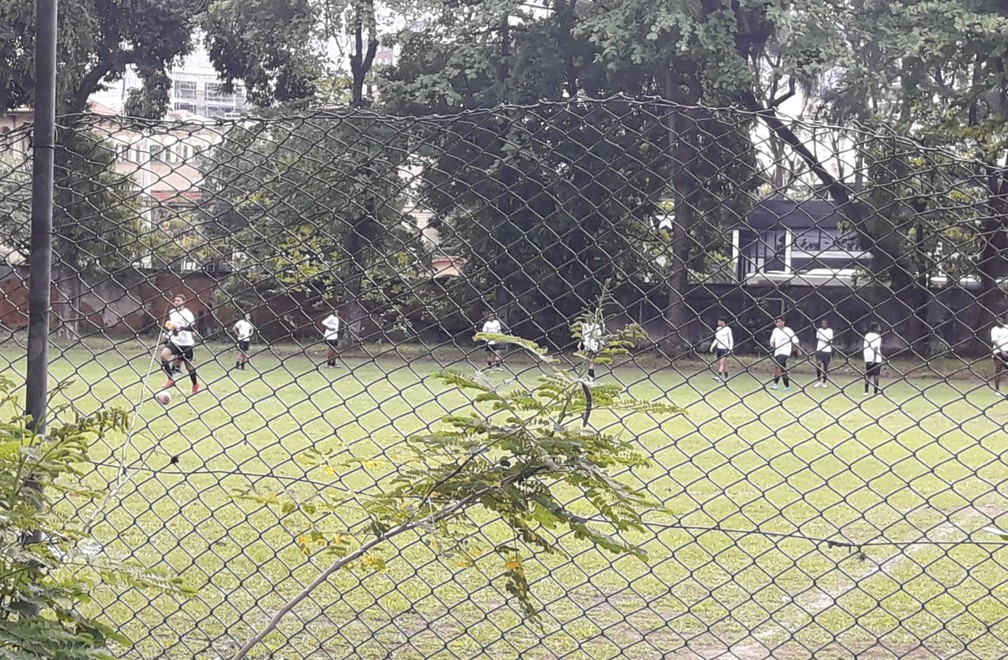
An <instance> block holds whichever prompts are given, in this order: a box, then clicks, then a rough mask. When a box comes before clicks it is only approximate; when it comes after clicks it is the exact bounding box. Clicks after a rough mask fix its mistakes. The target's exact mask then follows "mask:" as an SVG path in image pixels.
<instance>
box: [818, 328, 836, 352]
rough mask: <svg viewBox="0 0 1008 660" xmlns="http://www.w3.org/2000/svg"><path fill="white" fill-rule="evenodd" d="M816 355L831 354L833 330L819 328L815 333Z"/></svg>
mask: <svg viewBox="0 0 1008 660" xmlns="http://www.w3.org/2000/svg"><path fill="white" fill-rule="evenodd" d="M815 338H816V353H832V352H833V328H819V329H818V330H816V333H815Z"/></svg>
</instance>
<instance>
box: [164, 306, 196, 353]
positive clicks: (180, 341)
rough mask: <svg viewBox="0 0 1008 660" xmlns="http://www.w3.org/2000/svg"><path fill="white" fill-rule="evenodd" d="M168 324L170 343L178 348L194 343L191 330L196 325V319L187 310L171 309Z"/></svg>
mask: <svg viewBox="0 0 1008 660" xmlns="http://www.w3.org/2000/svg"><path fill="white" fill-rule="evenodd" d="M168 322H169V323H171V333H170V334H171V342H172V343H173V344H175V345H176V346H178V347H180V348H181V347H186V346H193V345H194V344H195V343H196V341H195V340H194V339H193V334H192V329H193V326H194V325H195V324H196V317H195V316H193V313H192V312H190V311H189V310H188V309H186V308H185V307H183V308H182V309H173V310H172V311H171V312H169V314H168Z"/></svg>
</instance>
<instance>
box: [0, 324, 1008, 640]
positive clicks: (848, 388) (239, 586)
mask: <svg viewBox="0 0 1008 660" xmlns="http://www.w3.org/2000/svg"><path fill="white" fill-rule="evenodd" d="M50 355H51V357H52V376H53V380H54V382H55V381H63V380H66V379H73V382H72V383H71V384H69V385H67V386H66V387H65V389H63V390H61V391H60V392H58V393H57V394H56V395H55V397H54V401H53V403H54V404H59V403H61V402H68V403H70V404H71V406H72V408H73V409H75V410H78V411H82V412H89V411H92V410H94V409H96V408H98V407H99V406H101V405H105V406H120V407H125V408H127V409H131V410H132V409H133V407H134V403H135V402H136V401H140V402H141V403H140V405H139V407H138V408H137V415H136V422H135V432H134V434H133V437H132V438H131V440H130V442H129V443H128V445H127V444H126V443H125V441H124V439H123V438H115V439H111V440H112V441H111V442H110V443H108V444H105V445H102V446H99V447H96V449H95V452H94V454H93V458H94V460H95V463H96V472H95V474H93V475H91V477H90V481H91V483H93V484H95V485H104V484H106V483H113V482H114V481H115V478H116V474H117V468H118V466H119V465H120V464H121V463H122V462H125V464H126V465H128V466H130V470H129V472H128V475H129V481H128V482H127V483H125V484H123V485H122V487H121V488H119V490H118V491H117V492H116V493H115V495H114V497H112V498H111V499H110V500H109V501H108V502H106V503H104V506H103V507H102V509H101V511H100V513H99V520H100V521H101V522H100V523H99V524H98V525H97V527H96V528H95V534H96V536H97V538H98V540H99V541H100V542H101V543H102V544H103V545H104V546H105V548H106V549H107V551H109V552H116V553H131V554H132V555H134V556H135V557H137V558H138V559H140V560H141V561H142V562H144V563H145V564H147V565H151V566H156V567H159V568H161V569H164V570H168V571H170V572H172V573H178V574H181V575H182V576H184V577H185V579H186V580H187V582H188V583H189V584H190V585H192V586H194V587H197V588H198V589H199V594H198V595H197V596H196V597H195V598H193V599H191V600H187V601H180V600H178V599H176V598H173V597H167V596H159V597H151V596H149V595H144V594H141V593H137V592H132V591H118V590H116V589H113V588H108V589H107V590H106V591H104V592H103V593H101V594H100V596H99V597H100V599H101V601H102V602H103V603H105V604H106V607H105V613H106V615H107V616H108V617H109V618H110V619H112V620H114V621H116V622H118V623H119V624H121V626H122V630H123V632H124V633H125V634H127V635H128V636H129V637H131V638H132V639H133V640H135V641H136V647H135V648H134V649H133V650H132V651H131V652H130V653H129V657H137V658H141V657H143V658H149V657H171V658H176V657H177V658H192V657H199V658H216V657H227V656H228V654H229V653H230V652H233V651H234V650H236V649H237V647H238V646H239V645H240V642H241V641H243V640H245V639H247V638H248V637H249V636H250V635H251V634H252V633H253V628H258V627H259V626H261V625H262V624H263V623H264V622H265V621H266V620H267V618H268V616H269V615H270V614H272V613H273V611H275V609H276V608H277V607H278V606H280V605H281V604H282V603H283V602H284V601H285V600H286V599H287V598H289V597H290V596H292V595H293V594H295V593H296V592H297V591H298V590H299V589H300V586H301V585H303V584H306V583H307V582H308V581H310V580H311V579H312V578H314V577H315V576H316V575H317V574H318V571H319V570H320V569H321V568H323V567H324V566H325V565H326V564H327V560H325V559H324V558H319V557H313V558H306V556H305V555H304V554H303V553H302V552H301V550H300V549H299V548H298V546H297V545H296V543H295V539H296V537H297V535H298V534H299V532H300V531H301V530H302V529H303V523H304V521H303V520H301V519H296V518H293V517H288V518H278V516H277V514H276V513H275V512H274V511H271V510H269V509H266V508H264V507H262V506H260V505H256V504H253V503H249V502H244V501H236V500H235V499H233V498H232V497H231V492H232V491H233V489H236V488H240V487H242V486H247V485H250V484H256V485H258V486H259V487H260V488H263V489H274V490H277V491H279V490H281V489H287V490H290V491H291V492H294V493H299V494H302V495H304V496H307V495H310V494H312V493H317V492H318V491H319V489H320V487H321V486H319V485H318V484H323V485H324V484H337V485H342V486H345V487H349V488H352V489H355V490H358V491H362V492H364V491H367V490H368V489H371V488H374V487H375V484H376V480H378V479H379V478H380V477H381V476H382V475H384V474H387V473H388V472H389V471H390V470H392V469H393V467H394V465H395V462H396V459H397V456H398V454H397V451H396V448H397V446H398V445H399V444H400V443H401V441H402V438H403V436H404V435H406V434H409V433H412V432H415V431H417V430H419V429H423V428H425V427H427V426H428V425H430V424H432V423H436V421H437V420H438V419H439V418H440V417H441V416H442V415H444V414H445V413H447V412H452V411H455V412H457V411H460V410H465V409H466V408H467V407H468V406H469V404H468V400H467V399H466V398H465V397H464V396H462V395H461V394H459V393H457V392H456V391H453V390H450V389H448V388H447V387H446V386H444V385H443V384H441V383H440V382H438V381H437V380H436V379H434V378H433V377H432V375H433V374H434V373H435V372H436V371H438V370H439V369H440V368H441V367H442V366H447V365H439V364H438V363H436V362H435V361H433V360H430V359H418V360H412V361H409V360H407V359H404V358H401V357H389V358H388V359H379V360H367V361H365V360H362V359H350V360H348V361H347V363H346V364H345V365H344V366H343V367H341V368H339V369H335V370H332V369H325V368H324V367H323V368H322V369H320V368H319V367H318V366H317V362H318V361H319V360H318V356H311V358H309V357H307V356H305V355H295V356H290V357H285V358H283V359H281V358H279V357H277V356H272V355H268V354H261V355H258V356H255V357H254V358H253V362H252V365H253V368H250V369H249V370H248V371H227V369H226V368H227V367H228V366H230V364H231V353H230V351H227V350H225V349H224V348H221V349H220V353H219V360H215V359H214V356H213V355H211V350H209V347H200V350H199V351H198V353H197V363H198V366H199V368H200V378H201V380H203V381H205V382H206V383H207V385H208V387H207V389H206V390H205V391H203V392H201V393H199V394H197V395H196V396H194V397H188V396H187V393H188V389H189V388H188V380H187V379H180V381H179V382H180V385H181V387H179V388H176V390H175V391H174V392H175V398H174V400H173V401H172V403H171V404H170V405H169V406H168V407H167V408H165V407H163V406H161V405H160V404H158V403H157V402H155V401H153V400H152V398H151V390H146V391H145V390H143V389H142V380H143V377H144V376H145V375H146V374H147V373H148V367H149V364H150V353H149V352H148V349H145V348H144V347H143V346H142V345H141V344H139V343H124V344H120V345H118V346H117V347H116V348H115V349H114V350H98V351H90V350H85V349H83V348H79V347H75V348H72V349H68V350H65V351H60V350H58V349H52V350H51V353H50ZM2 356H3V357H2V359H3V364H4V365H5V367H6V366H7V364H10V366H11V367H12V368H14V369H16V370H17V372H18V373H23V367H24V362H23V357H22V356H23V353H22V351H21V349H19V348H17V347H5V348H4V349H3V352H2ZM456 367H458V368H462V369H470V370H471V369H472V366H471V365H466V364H458V365H456ZM520 368H527V371H525V372H521V373H519V374H518V376H517V377H518V378H520V379H523V380H528V381H531V379H533V378H534V377H535V374H536V372H535V371H534V370H532V369H531V367H524V366H522V365H515V369H520ZM600 375H601V376H602V378H604V379H606V380H609V379H615V380H618V381H619V382H622V383H624V384H625V385H627V386H628V387H629V388H630V389H631V390H632V392H633V394H635V395H636V396H637V397H638V398H640V399H644V400H665V399H666V398H667V400H669V401H671V402H673V403H676V404H679V405H681V406H683V407H685V408H686V411H687V412H686V414H685V415H680V416H675V417H668V418H657V417H653V416H650V415H647V414H634V415H628V416H623V417H620V418H617V417H614V416H612V415H603V414H600V415H596V416H595V417H594V418H593V424H594V425H595V426H596V427H600V428H603V427H604V428H610V429H611V430H612V429H618V430H620V431H621V432H622V433H624V434H629V435H630V436H633V437H636V438H637V441H638V442H639V443H640V446H641V449H642V450H643V452H644V453H646V454H649V455H650V456H651V457H652V458H653V461H654V463H653V465H651V466H649V467H648V468H645V469H641V470H637V471H635V472H634V474H633V475H624V477H623V478H626V479H630V480H635V481H636V482H638V483H642V484H645V485H646V489H647V491H648V492H649V493H650V494H651V495H652V496H653V497H654V498H656V499H658V500H659V501H661V502H662V504H663V505H664V509H665V510H663V511H662V510H656V511H654V512H650V513H648V514H646V516H645V519H646V520H647V521H648V523H650V528H649V529H650V532H649V533H648V534H647V535H638V536H637V537H635V539H634V540H636V541H638V542H640V543H641V544H642V545H643V547H644V549H645V550H646V551H647V555H648V558H647V561H646V562H645V561H640V560H638V559H636V558H633V557H620V558H615V557H613V556H611V555H608V554H606V553H604V552H603V551H600V550H595V549H593V548H589V547H588V545H587V544H586V543H584V542H581V541H576V540H574V539H573V538H569V537H568V538H564V539H563V540H562V541H561V545H562V547H563V548H564V549H565V551H566V552H567V553H569V555H568V556H562V555H555V556H546V557H541V558H540V559H539V560H538V561H534V562H533V561H530V562H528V563H527V565H526V570H527V572H528V575H529V581H530V583H532V589H533V593H534V594H535V596H536V597H537V598H538V600H539V601H540V602H541V604H542V606H543V608H544V610H543V615H542V619H541V625H542V627H541V628H539V627H537V626H536V625H534V624H532V623H530V622H528V621H526V620H524V619H523V617H522V615H520V614H519V613H518V611H517V610H515V609H512V608H510V607H509V606H507V605H506V604H505V598H504V596H503V591H502V590H498V589H496V588H488V584H489V583H490V582H491V581H492V580H493V579H495V578H496V577H497V576H498V575H499V571H498V569H499V567H498V566H497V565H496V564H497V563H499V561H498V562H496V563H494V562H495V560H493V559H490V560H488V562H487V563H486V564H485V565H482V566H483V568H484V570H483V571H480V570H475V569H472V568H469V569H463V568H460V567H457V566H454V565H453V564H452V562H451V561H444V562H442V561H441V560H439V559H438V558H437V557H436V555H435V552H434V551H433V550H432V549H431V548H430V547H428V546H427V545H425V544H424V543H422V542H420V541H419V540H418V539H417V538H416V537H412V538H407V539H405V540H403V541H402V542H400V543H398V544H397V545H396V547H395V548H386V549H385V551H384V554H383V556H384V558H385V559H386V560H387V567H386V568H385V570H383V571H381V572H377V573H364V572H361V573H341V574H338V575H337V576H336V577H335V578H334V579H333V580H332V581H331V582H330V583H329V584H328V585H327V586H326V587H325V588H324V589H322V590H320V591H319V592H316V594H315V597H314V600H313V602H312V604H310V605H308V606H306V607H304V608H301V609H299V610H297V613H298V615H299V616H297V617H289V618H288V619H287V620H286V621H285V623H284V624H282V626H281V630H282V631H283V635H282V636H280V635H277V636H275V637H271V638H270V641H271V642H272V643H273V644H272V647H271V648H273V649H274V650H273V651H270V650H269V649H268V648H267V647H262V648H260V649H259V650H258V652H257V653H253V654H252V657H261V658H265V657H273V658H300V657H376V658H377V657H391V656H392V655H395V656H396V657H416V656H421V655H423V656H430V655H436V654H439V653H440V654H445V655H452V656H460V657H471V656H479V655H484V654H485V655H486V656H489V657H502V658H503V657H517V656H522V657H553V656H560V655H566V654H570V653H573V652H579V654H580V655H582V656H587V657H613V656H616V655H620V654H621V653H622V654H626V655H628V656H631V657H642V658H648V657H663V656H667V655H682V656H683V657H687V656H691V657H712V656H715V655H717V654H719V653H725V652H728V653H730V654H731V655H733V656H737V657H764V656H765V655H767V654H772V655H773V656H774V657H807V656H809V655H815V657H844V656H850V655H852V654H855V655H863V656H865V657H885V656H887V655H891V654H899V655H904V656H907V657H918V656H919V657H931V656H932V655H940V656H945V655H948V654H951V653H955V652H957V651H962V650H964V649H968V650H969V651H970V652H972V653H974V654H976V655H978V656H981V657H999V656H1003V655H1004V654H1005V653H1008V647H1006V643H1005V641H1004V640H1008V571H1006V568H1008V548H1006V547H1005V544H1003V543H1001V542H1000V541H998V540H997V539H996V538H995V537H994V536H993V535H991V534H989V533H985V532H983V531H982V529H983V528H984V527H986V526H988V525H991V524H997V525H1000V526H1001V527H1008V515H1006V513H1005V512H1006V511H1008V489H1006V485H1005V483H1006V481H1005V478H1006V476H1008V465H1006V462H1005V455H1004V449H1005V445H1006V443H1005V435H1004V429H1005V423H1006V421H1008V400H1006V399H1005V397H1004V396H998V395H997V394H995V393H994V392H993V391H991V390H990V389H988V388H986V387H984V386H982V384H980V383H979V382H977V381H974V380H962V381H948V382H945V381H940V380H936V379H924V378H920V379H914V380H900V381H890V382H885V381H884V385H885V386H886V387H885V397H873V398H868V399H862V398H861V386H860V381H857V380H852V379H851V378H850V377H846V378H843V379H841V382H840V383H838V385H840V386H841V387H832V388H830V389H826V390H822V389H813V388H806V389H801V388H800V387H792V390H791V391H790V392H787V393H785V392H771V391H768V390H766V389H765V386H764V381H765V379H766V375H765V374H762V373H760V374H755V375H749V374H745V373H742V374H739V375H737V376H735V377H733V378H732V380H731V381H730V382H729V384H728V385H727V386H723V385H720V384H719V383H717V382H714V381H713V380H712V379H711V378H710V373H709V372H701V373H692V372H690V373H680V372H678V371H677V370H675V369H673V368H670V367H665V368H657V367H647V368H645V367H643V366H637V365H633V364H627V365H624V366H621V367H619V368H617V369H615V370H614V371H613V372H612V373H611V374H610V373H601V374H600ZM492 377H493V378H495V379H496V380H498V381H501V382H503V381H505V380H506V379H508V378H511V377H513V376H511V375H509V374H499V375H498V374H494V375H493V376H492ZM163 378H164V377H163V374H160V373H158V372H156V371H154V372H153V373H151V374H150V376H149V377H148V378H147V379H146V383H147V385H148V386H149V387H153V388H159V387H160V385H161V382H162V381H163ZM795 380H796V382H797V383H799V384H809V383H811V380H812V376H811V375H810V374H808V373H800V374H796V375H795ZM309 446H315V447H319V448H332V449H336V450H338V451H340V452H341V455H342V456H344V457H346V458H347V459H351V458H352V459H354V460H356V461H357V462H356V463H352V462H349V463H348V465H350V466H352V467H350V468H348V470H347V471H346V472H345V473H343V474H336V475H327V474H323V473H322V471H321V470H308V469H306V468H305V467H304V466H303V465H301V464H300V463H299V462H298V461H297V460H296V457H297V456H298V454H299V452H301V451H302V450H304V449H305V448H307V447H309ZM572 497H573V494H572ZM340 517H341V518H342V522H341V523H340V522H338V521H335V520H333V519H331V518H330V519H328V520H327V521H324V522H321V523H320V529H322V527H324V528H325V529H326V531H333V532H338V531H340V529H339V526H340V524H342V526H343V528H344V529H345V528H346V527H348V526H353V525H355V524H358V523H360V522H361V521H362V520H363V515H362V513H361V512H360V511H359V510H357V509H355V508H354V507H352V506H348V507H347V508H346V510H345V512H341V514H340ZM473 518H474V520H475V522H477V523H478V524H479V525H480V531H479V533H478V535H477V536H478V539H477V541H478V543H481V544H482V545H483V546H484V547H485V548H489V546H490V545H491V544H493V543H496V542H498V541H499V540H500V538H501V537H500V534H501V532H502V529H503V526H501V525H499V524H497V523H495V521H494V520H492V519H489V518H487V517H486V516H482V514H481V512H475V513H474V514H473ZM757 530H758V531H759V532H760V533H754V532H756V531H757ZM403 538H405V537H403ZM818 539H830V540H832V541H835V542H840V543H837V544H827V543H820V542H818V541H817V540H818ZM845 544H850V545H851V546H852V547H848V546H847V545H845ZM921 640H924V641H923V642H921ZM320 645H321V648H322V649H324V650H320ZM271 653H272V655H271ZM575 655H578V653H576V654H575Z"/></svg>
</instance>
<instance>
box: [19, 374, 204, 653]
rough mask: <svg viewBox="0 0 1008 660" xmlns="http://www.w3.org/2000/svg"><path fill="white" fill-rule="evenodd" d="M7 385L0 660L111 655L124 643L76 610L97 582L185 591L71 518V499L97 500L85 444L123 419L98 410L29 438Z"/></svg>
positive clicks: (123, 425)
mask: <svg viewBox="0 0 1008 660" xmlns="http://www.w3.org/2000/svg"><path fill="white" fill-rule="evenodd" d="M14 389H15V384H14V382H13V381H11V380H10V379H9V378H7V377H5V376H2V375H0V410H2V411H3V412H4V413H5V414H3V415H0V417H2V419H3V421H2V422H0V658H40V659H41V658H46V659H57V660H77V659H79V658H112V657H115V656H114V655H113V654H112V653H111V652H110V651H109V645H110V644H111V643H116V644H121V645H124V646H126V645H129V643H130V642H129V640H128V639H126V638H125V637H124V636H123V635H122V634H120V633H119V632H118V631H117V630H116V629H115V628H113V627H112V626H109V625H108V624H106V623H103V622H101V621H99V620H98V619H96V618H94V617H91V616H87V615H85V614H83V613H82V612H81V611H80V606H82V605H86V604H89V603H92V602H93V593H94V590H95V588H96V587H97V586H99V585H102V584H104V585H114V586H121V587H129V588H131V587H138V588H142V589H148V590H149V589H153V590H157V591H159V592H168V593H177V594H182V593H188V590H187V589H186V588H185V587H184V585H183V584H182V582H181V580H180V579H179V578H169V577H163V576H160V575H158V574H156V573H154V572H152V571H150V570H148V569H146V568H144V567H142V566H139V565H137V564H134V563H129V562H125V561H121V560H119V559H117V558H115V557H112V556H109V555H108V554H107V553H105V552H103V551H102V550H101V548H100V547H99V546H98V545H97V543H95V542H94V540H93V539H92V538H91V536H90V534H89V530H88V529H87V524H86V523H85V522H84V521H83V520H82V519H81V517H80V516H79V515H78V514H79V513H80V510H79V508H78V504H77V503H80V504H86V502H87V501H89V500H90V499H91V498H93V497H94V496H95V495H98V494H100V493H97V492H95V491H91V490H88V489H87V488H86V487H85V486H84V485H83V483H82V481H83V477H84V470H83V468H84V467H85V466H86V465H88V449H89V447H90V446H91V444H93V443H94V442H95V441H96V440H97V439H99V438H103V437H105V438H107V437H108V435H110V434H114V433H124V432H125V431H126V429H127V428H128V426H129V417H128V415H127V413H126V411H124V410H119V409H112V410H108V411H100V412H97V413H94V414H92V415H88V416H84V417H76V418H75V419H74V421H72V422H65V423H62V422H58V421H54V422H53V423H51V424H50V426H49V429H48V430H47V432H46V433H45V434H43V435H38V434H36V433H35V432H33V431H32V430H31V429H30V428H29V421H30V420H29V419H27V418H26V417H24V416H21V415H20V414H18V412H17V397H16V396H15V395H14ZM52 416H55V415H52ZM68 496H69V497H68ZM81 500H83V502H81ZM75 501H76V502H75Z"/></svg>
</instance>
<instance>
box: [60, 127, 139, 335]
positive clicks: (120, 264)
mask: <svg viewBox="0 0 1008 660" xmlns="http://www.w3.org/2000/svg"><path fill="white" fill-rule="evenodd" d="M115 165H116V153H115V151H114V149H113V147H112V146H111V144H110V143H109V142H108V141H106V140H104V139H103V138H102V137H101V135H100V134H99V133H98V132H97V131H94V130H89V129H88V128H86V125H85V124H83V123H78V124H77V125H76V126H75V127H73V128H63V129H61V130H59V131H58V135H57V146H56V153H55V156H54V182H55V183H54V187H55V190H54V191H53V236H54V239H53V273H54V279H55V280H56V281H57V283H59V282H61V281H66V282H67V283H68V290H67V292H66V295H67V298H68V300H69V302H70V309H69V310H68V311H69V314H64V315H63V322H64V323H66V324H68V325H70V326H71V327H72V328H74V329H75V330H77V329H78V326H79V324H80V322H81V320H82V319H83V318H84V316H85V315H84V311H83V310H82V309H81V304H80V299H81V295H82V294H83V281H82V277H83V276H84V275H85V274H86V273H99V272H105V273H114V272H115V271H117V270H119V269H123V268H130V267H132V266H133V263H134V261H135V260H136V259H137V258H138V257H139V256H140V254H141V253H142V251H143V242H142V234H143V232H144V229H143V227H142V221H141V217H140V213H139V197H138V195H137V193H136V190H135V187H134V182H133V180H132V179H131V178H130V176H129V175H126V174H120V173H118V172H117V171H116V168H115Z"/></svg>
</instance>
